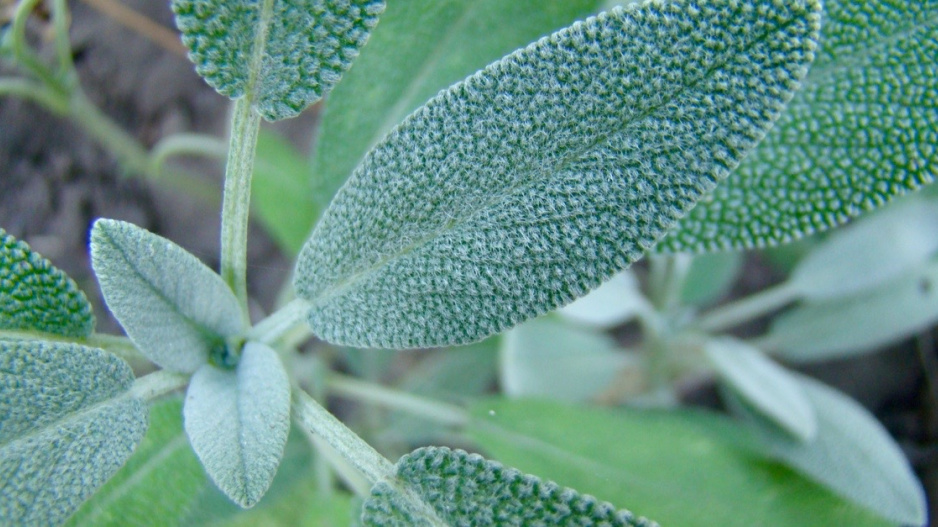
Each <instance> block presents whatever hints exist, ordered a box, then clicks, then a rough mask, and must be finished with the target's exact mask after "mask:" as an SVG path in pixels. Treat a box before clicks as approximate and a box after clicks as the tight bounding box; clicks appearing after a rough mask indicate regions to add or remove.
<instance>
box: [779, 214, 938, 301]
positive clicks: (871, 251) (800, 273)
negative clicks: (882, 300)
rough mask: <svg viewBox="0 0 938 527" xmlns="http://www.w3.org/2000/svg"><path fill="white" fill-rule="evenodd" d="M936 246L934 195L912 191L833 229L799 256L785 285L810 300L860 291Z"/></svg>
mask: <svg viewBox="0 0 938 527" xmlns="http://www.w3.org/2000/svg"><path fill="white" fill-rule="evenodd" d="M936 251H938V200H935V199H922V198H921V197H919V196H910V197H909V198H907V199H905V200H903V201H902V202H901V203H896V204H895V206H892V207H888V208H886V209H884V210H883V211H881V212H879V213H877V214H875V215H872V216H870V217H868V218H863V219H862V220H860V221H858V222H857V223H855V224H853V225H850V226H848V227H847V228H844V229H839V230H837V231H835V232H833V233H832V234H831V235H830V236H829V237H828V238H827V239H825V240H824V241H823V242H822V243H821V244H820V245H818V246H817V247H815V248H814V249H813V250H812V251H811V252H810V253H808V255H807V256H806V257H805V258H804V259H803V260H801V262H800V263H799V264H798V266H797V267H795V269H794V271H792V274H791V278H790V279H789V284H790V286H791V287H794V288H795V289H797V290H798V292H799V295H800V296H801V297H802V298H807V299H810V300H812V301H818V300H826V299H834V298H838V297H843V296H848V295H851V294H855V293H860V292H862V291H864V290H867V289H871V288H873V287H876V286H878V285H882V284H885V283H886V282H888V281H890V280H894V279H896V278H898V277H899V276H901V275H903V274H907V273H908V272H909V271H910V270H912V269H914V268H916V267H919V266H921V265H922V264H924V263H925V262H926V261H927V260H928V259H929V257H931V256H932V255H933V254H934V253H935V252H936Z"/></svg>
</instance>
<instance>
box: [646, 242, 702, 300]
mask: <svg viewBox="0 0 938 527" xmlns="http://www.w3.org/2000/svg"><path fill="white" fill-rule="evenodd" d="M649 261H650V263H651V277H650V289H651V291H650V297H651V301H652V304H653V305H654V306H655V309H657V310H658V311H660V312H665V311H668V310H670V309H672V308H674V307H675V306H676V305H677V304H678V303H679V302H680V300H681V289H682V288H683V287H684V279H685V278H686V277H687V271H688V270H689V269H690V264H691V261H692V258H691V257H690V256H689V255H686V254H668V255H651V256H650V260H649Z"/></svg>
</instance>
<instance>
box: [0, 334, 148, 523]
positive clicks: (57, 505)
mask: <svg viewBox="0 0 938 527" xmlns="http://www.w3.org/2000/svg"><path fill="white" fill-rule="evenodd" d="M133 382H134V375H133V372H132V371H131V369H130V367H129V366H128V365H127V364H126V363H125V362H124V361H122V360H120V359H118V358H117V357H115V356H113V355H111V354H109V353H106V352H104V351H101V350H98V349H94V348H87V347H84V346H79V345H76V344H64V343H50V342H39V341H27V342H22V341H12V342H5V341H0V518H2V519H3V520H2V522H3V523H4V524H10V525H34V524H35V525H50V524H61V523H63V522H64V521H65V520H66V519H67V518H68V517H69V516H70V515H71V514H72V513H73V512H75V510H76V509H78V507H79V506H80V505H81V503H82V502H83V501H84V500H86V499H88V498H89V497H91V495H92V494H94V492H95V491H96V490H97V489H98V487H100V486H101V485H103V484H104V482H105V481H107V480H108V479H109V478H110V477H111V476H113V475H114V473H115V472H117V470H118V469H119V468H120V467H121V465H123V464H124V462H125V461H126V460H127V458H129V457H130V455H131V454H132V453H133V450H134V448H135V447H136V445H137V443H139V442H140V440H141V439H142V438H143V435H144V433H145V432H146V429H147V407H146V404H144V403H143V402H142V401H140V400H139V399H136V398H134V397H131V396H130V395H129V394H128V391H129V390H130V388H131V387H132V386H133Z"/></svg>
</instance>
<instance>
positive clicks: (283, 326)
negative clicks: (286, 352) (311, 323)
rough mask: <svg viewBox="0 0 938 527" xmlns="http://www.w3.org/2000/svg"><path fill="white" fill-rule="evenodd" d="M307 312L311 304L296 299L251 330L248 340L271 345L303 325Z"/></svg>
mask: <svg viewBox="0 0 938 527" xmlns="http://www.w3.org/2000/svg"><path fill="white" fill-rule="evenodd" d="M307 311H309V302H307V301H305V300H303V299H301V298H297V299H294V300H292V301H291V302H290V303H288V304H287V305H285V306H283V307H281V308H280V309H278V310H277V311H274V312H273V313H271V314H270V315H269V316H268V317H267V318H265V319H264V320H262V321H260V322H259V323H258V324H257V325H255V326H254V327H253V328H251V330H250V331H248V334H247V339H248V340H254V341H257V342H263V343H264V344H267V345H271V344H273V343H274V342H275V341H277V339H279V338H280V337H281V336H283V335H285V334H287V333H290V332H291V331H292V330H293V328H295V327H296V326H299V325H303V324H304V321H303V319H304V317H305V316H306V312H307Z"/></svg>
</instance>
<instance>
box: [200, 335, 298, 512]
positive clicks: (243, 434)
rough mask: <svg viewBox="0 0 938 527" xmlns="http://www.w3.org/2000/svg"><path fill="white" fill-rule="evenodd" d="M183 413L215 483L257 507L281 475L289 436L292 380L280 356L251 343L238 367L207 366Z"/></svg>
mask: <svg viewBox="0 0 938 527" xmlns="http://www.w3.org/2000/svg"><path fill="white" fill-rule="evenodd" d="M183 415H184V420H185V428H186V434H187V435H188V436H189V441H190V443H192V448H193V450H195V453H196V454H197V455H198V456H199V459H200V460H201V461H202V465H203V466H204V467H205V471H206V472H208V474H209V476H211V478H212V481H214V482H215V484H216V485H217V486H218V488H219V489H221V491H222V492H224V493H225V494H226V495H227V496H228V497H229V498H231V500H232V501H234V502H235V503H237V504H239V505H241V506H242V507H244V508H248V507H252V506H254V504H255V503H257V502H258V501H259V500H260V499H261V497H263V495H264V493H265V492H267V488H268V487H270V483H271V481H273V479H274V474H276V473H277V466H278V465H279V464H280V458H281V457H282V456H283V448H284V445H285V444H286V442H287V434H288V433H289V432H290V380H289V379H288V378H287V373H286V370H284V368H283V364H281V362H280V358H279V357H277V352H275V351H274V350H272V349H270V348H269V347H267V346H265V345H263V344H259V343H256V342H249V343H247V344H246V345H245V346H244V350H243V351H242V353H241V360H240V362H239V363H238V366H237V369H235V370H223V369H221V368H217V367H215V366H212V365H210V364H205V365H203V366H202V367H201V368H199V370H198V371H196V372H195V375H193V376H192V382H191V383H190V384H189V390H188V391H187V392H186V403H185V407H184V409H183Z"/></svg>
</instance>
